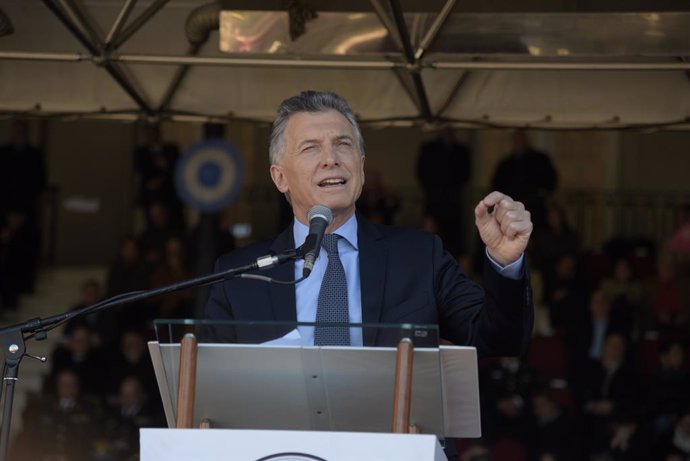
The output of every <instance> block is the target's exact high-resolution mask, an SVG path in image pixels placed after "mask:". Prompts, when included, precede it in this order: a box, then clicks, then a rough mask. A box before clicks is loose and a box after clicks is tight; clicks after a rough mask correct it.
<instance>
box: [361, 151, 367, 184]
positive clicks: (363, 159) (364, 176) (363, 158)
mask: <svg viewBox="0 0 690 461" xmlns="http://www.w3.org/2000/svg"><path fill="white" fill-rule="evenodd" d="M366 159H367V158H366V157H365V156H364V155H362V185H364V182H365V181H366V179H367V175H366V174H364V161H365V160H366Z"/></svg>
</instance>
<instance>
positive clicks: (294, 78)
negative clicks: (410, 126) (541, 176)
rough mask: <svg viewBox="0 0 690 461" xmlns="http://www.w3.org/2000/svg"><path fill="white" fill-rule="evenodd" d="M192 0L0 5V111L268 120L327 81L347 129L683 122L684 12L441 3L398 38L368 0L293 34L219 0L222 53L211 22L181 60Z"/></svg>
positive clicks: (688, 49)
mask: <svg viewBox="0 0 690 461" xmlns="http://www.w3.org/2000/svg"><path fill="white" fill-rule="evenodd" d="M206 3H208V2H203V1H193V0H176V1H175V0H172V1H168V2H164V1H160V0H157V1H153V2H143V1H142V2H135V1H131V0H123V1H116V0H83V1H81V2H80V1H79V0H62V1H56V0H44V1H42V2H39V1H28V2H27V1H20V0H10V1H9V2H4V3H3V4H2V5H1V6H0V9H2V11H3V12H4V13H5V14H6V16H7V17H8V18H9V20H10V21H11V23H12V25H13V29H14V30H13V32H12V33H9V34H6V35H4V36H0V113H2V114H5V115H7V116H14V115H18V116H70V117H74V116H88V117H111V118H125V119H135V118H139V117H153V118H157V117H160V118H172V119H183V120H184V119H186V120H199V121H202V120H231V119H247V120H255V121H259V122H268V121H270V120H271V119H272V117H273V114H274V111H275V108H276V107H277V105H278V104H279V103H280V101H281V100H282V99H284V98H285V97H288V96H290V95H292V94H295V93H296V92H298V91H300V90H303V89H328V90H332V91H335V92H337V93H339V94H341V95H342V96H344V97H345V98H346V99H348V101H350V103H351V105H352V107H353V108H354V110H355V112H356V113H357V115H358V117H359V118H360V119H361V120H362V121H363V123H378V124H386V123H396V124H400V123H417V124H423V123H434V122H443V123H452V124H456V125H459V126H469V127H482V126H530V127H540V128H547V129H548V128H554V129H568V128H575V129H577V128H622V127H630V126H632V127H660V128H675V129H679V128H680V129H687V128H690V79H689V78H688V75H689V72H690V63H689V62H688V61H687V60H686V58H685V57H687V56H690V13H686V12H659V13H649V12H639V13H636V12H624V13H620V12H619V13H599V14H591V13H577V12H575V13H558V12H557V13H551V14H545V13H534V14H531V15H530V14H519V15H516V14H512V15H511V14H507V13H501V14H492V13H490V12H486V13H472V14H466V13H464V12H462V11H457V7H455V2H454V1H452V0H448V1H447V3H446V4H445V9H441V8H440V9H439V11H438V12H421V13H420V12H414V11H412V12H409V11H403V12H402V13H404V15H403V16H398V18H400V17H402V18H404V24H403V27H404V28H405V32H406V34H401V33H400V30H401V29H400V27H398V28H397V29H396V27H395V25H396V22H395V19H396V15H395V11H394V10H393V9H387V10H385V11H383V12H382V11H381V8H380V5H379V2H377V1H372V2H371V4H372V5H373V6H372V7H371V8H369V9H368V10H367V11H359V12H357V11H354V12H338V11H335V12H323V13H319V16H318V17H317V18H316V19H314V20H312V21H309V22H307V24H306V33H305V34H304V35H302V36H301V37H299V38H297V39H296V40H294V41H293V40H291V39H290V37H289V34H288V30H287V27H288V24H289V19H288V13H287V12H283V11H244V10H235V11H233V12H232V13H230V14H229V15H230V16H231V17H232V18H234V20H236V22H235V23H231V24H230V25H228V23H227V22H223V21H220V27H221V28H222V29H223V33H224V37H223V41H222V45H223V47H224V48H225V49H226V50H227V52H225V53H224V52H221V50H220V48H221V44H219V42H221V40H220V37H219V34H218V33H217V32H215V31H214V32H213V33H211V35H210V39H209V41H208V43H206V44H205V45H204V46H203V47H202V48H201V51H200V52H199V53H197V54H196V55H193V56H190V55H187V51H188V49H189V48H190V44H189V42H188V40H187V38H186V36H185V21H186V20H187V18H188V17H190V15H191V14H193V13H192V12H193V10H194V9H195V8H197V7H199V6H202V5H205V4H206ZM312 3H313V4H314V6H316V7H318V6H319V2H312ZM395 3H396V2H391V4H395ZM157 4H158V6H162V8H160V10H158V11H156V12H155V14H153V15H152V16H151V17H150V19H149V20H148V21H142V24H143V25H142V26H141V28H139V29H137V30H136V32H134V33H133V34H131V37H129V38H128V39H127V40H124V41H123V42H122V44H121V45H120V46H114V47H113V49H112V50H109V51H108V52H104V51H103V49H104V47H103V44H104V42H105V40H106V37H108V36H112V38H113V39H114V41H115V42H117V39H118V38H119V37H120V34H121V33H122V31H123V30H126V29H127V27H128V26H131V24H132V23H133V22H135V20H136V19H137V18H138V17H139V16H141V15H142V14H143V13H144V12H145V11H147V10H148V9H149V8H153V7H154V6H156V5H157ZM130 6H131V11H129V14H128V15H127V18H126V20H125V21H123V22H122V27H121V28H116V27H113V26H114V24H116V23H117V19H118V17H119V16H120V15H122V14H123V13H125V12H126V11H128V10H127V8H128V7H130ZM211 6H212V5H211ZM377 6H378V8H377ZM441 6H444V5H441ZM219 9H220V8H219ZM446 13H448V14H446ZM70 24H71V25H72V26H73V27H72V28H73V30H70V28H69V25H70ZM398 26H400V22H398ZM437 26H438V27H437ZM607 28H610V30H611V33H608V32H607V30H606V29H607ZM91 30H92V31H93V32H91ZM75 31H76V32H75ZM0 33H1V31H0ZM80 34H81V37H82V39H81V40H79V39H78V38H77V36H78V35H80ZM228 34H229V35H228ZM233 34H234V35H233ZM407 34H409V37H411V38H410V39H409V45H410V46H409V49H408V51H410V50H411V51H412V52H416V53H417V55H416V56H414V57H412V56H410V53H407V54H406V53H405V49H404V46H403V45H401V43H404V42H405V40H406V37H405V35H407ZM94 35H96V36H97V38H94V37H93V36H94ZM84 40H86V41H87V42H88V41H90V46H89V44H86V45H85V43H84ZM118 45H119V44H118ZM183 63H189V64H190V67H189V70H188V72H187V73H186V74H185V75H184V78H182V79H181V82H180V85H179V86H178V87H176V90H175V91H173V96H172V97H171V98H170V100H169V103H168V104H162V103H163V102H164V100H165V97H166V94H167V92H168V90H169V87H170V85H171V82H172V81H173V80H174V78H175V75H176V73H177V72H178V70H179V68H180V66H181V64H183ZM113 69H114V70H113ZM115 74H117V75H119V80H120V81H116V78H114V75H115ZM123 81H124V85H123ZM133 95H134V96H133Z"/></svg>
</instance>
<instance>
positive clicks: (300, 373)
mask: <svg viewBox="0 0 690 461" xmlns="http://www.w3.org/2000/svg"><path fill="white" fill-rule="evenodd" d="M149 349H150V351H151V356H152V359H153V362H154V369H155V370H156V376H157V377H158V380H159V388H160V391H161V396H162V399H163V405H164V407H165V410H166V417H167V419H168V424H169V426H170V427H174V422H175V419H174V405H175V400H174V399H173V397H174V396H175V395H176V392H177V376H178V360H179V345H173V344H164V345H159V344H158V343H156V342H151V343H149ZM369 351H373V352H372V353H373V354H374V355H375V357H374V358H376V357H378V358H377V360H378V362H375V363H378V366H374V369H367V370H362V369H361V368H358V367H361V365H360V363H366V361H364V362H362V360H361V358H366V354H368V353H369ZM219 354H220V355H219ZM363 354H364V355H363ZM380 354H388V355H387V356H386V359H385V361H384V362H381V356H380ZM357 357H360V359H358V358H357ZM434 357H436V358H437V359H436V362H435V363H436V365H434V362H433V360H434V359H433V358H434ZM230 358H231V361H230V362H228V363H226V362H227V361H228V360H230ZM426 358H432V361H431V362H430V361H429V360H426ZM439 358H440V360H439ZM164 359H165V360H164ZM415 361H416V362H415V363H417V365H418V366H417V368H416V369H415V370H416V371H420V370H421V371H423V370H424V369H426V370H433V369H434V367H436V369H437V370H438V367H439V366H440V378H439V381H441V385H440V387H441V388H440V389H437V390H434V389H433V388H427V391H424V392H431V393H430V394H424V395H429V396H433V395H436V398H437V399H438V400H439V403H438V404H436V403H435V401H420V399H419V398H417V399H414V398H413V418H414V417H415V415H416V417H417V418H418V419H419V420H423V421H426V422H427V427H425V426H424V425H422V431H424V432H427V433H436V434H438V435H439V436H440V437H444V435H445V437H465V438H471V437H480V436H481V428H480V427H481V426H480V415H479V386H478V378H477V365H476V363H477V359H476V350H475V349H474V348H470V347H459V346H440V347H439V350H438V351H435V350H433V349H427V350H424V349H421V350H420V349H418V350H416V351H415ZM163 362H165V363H166V364H168V368H167V369H164V367H163ZM382 363H383V364H385V366H386V367H388V368H390V369H393V368H394V364H395V350H394V349H391V348H338V347H330V348H317V347H314V346H306V347H297V346H287V347H280V346H268V345H255V346H249V345H232V344H200V345H199V364H198V365H197V373H198V379H197V399H196V405H195V418H194V421H195V425H196V424H198V422H199V421H200V420H201V419H202V418H205V417H208V415H209V414H213V415H219V414H221V419H223V421H221V422H220V423H218V422H217V421H214V424H215V426H214V427H224V428H242V429H280V430H283V429H288V430H327V431H353V430H361V431H366V432H388V431H390V419H389V418H390V416H386V415H387V414H388V415H390V412H389V408H392V388H393V378H392V377H393V374H392V372H390V373H388V372H386V373H385V374H380V375H379V376H380V378H377V379H378V381H377V380H375V381H373V382H374V383H375V386H374V385H372V387H370V388H367V390H365V391H363V392H361V393H359V394H356V395H354V396H353V398H355V399H356V400H358V402H357V404H358V405H360V406H363V408H364V409H366V410H367V411H368V412H369V413H367V414H368V416H367V417H365V418H362V416H361V413H360V414H359V415H360V416H356V415H358V413H356V412H355V413H353V412H352V411H351V410H352V409H351V408H350V407H351V405H343V404H341V402H333V401H331V400H329V395H328V392H327V393H324V392H323V384H322V386H321V388H319V387H318V386H314V385H313V383H311V382H310V381H311V379H310V377H311V375H312V373H313V375H319V376H321V375H328V370H324V367H326V368H328V369H329V370H331V371H333V370H335V373H336V375H334V376H332V378H331V381H329V382H328V383H327V384H328V388H329V389H330V386H333V392H334V393H336V394H338V393H340V394H342V393H343V392H345V393H347V392H348V384H347V379H349V378H348V376H349V377H350V378H360V377H362V376H364V375H366V376H369V378H368V379H369V382H372V381H371V379H372V378H371V376H376V373H377V372H378V370H377V369H376V368H377V367H381V366H382V365H381V364H382ZM343 366H344V367H346V368H347V369H349V371H347V370H342V373H341V368H342V367H343ZM204 370H206V371H204ZM235 370H242V373H241V374H238V373H237V372H236V371H235ZM209 371H210V372H212V373H213V374H214V376H213V377H212V378H211V377H210V376H209V377H206V378H204V377H203V376H202V374H203V373H208V372H209ZM371 373H374V375H371ZM437 373H438V372H437ZM389 374H390V376H388V375H389ZM381 379H383V380H384V381H385V382H380V381H381ZM388 381H390V382H388ZM168 382H169V383H170V385H171V389H168V385H167V383H168ZM432 382H433V381H432ZM228 383H233V384H232V385H229V384H228ZM373 387H376V389H373ZM320 389H321V390H320ZM382 389H383V390H384V391H385V392H383V393H382ZM420 390H421V389H420V387H419V386H416V387H415V385H414V384H413V393H414V392H419V391H420ZM386 392H388V393H389V394H390V396H387V395H388V394H387V393H386ZM365 394H366V395H365ZM369 394H370V395H369ZM262 396H266V397H262ZM276 397H278V398H279V406H280V408H277V407H275V406H269V407H265V402H264V401H266V402H268V401H269V400H270V399H275V398H276ZM388 400H390V402H389V401H388ZM231 401H232V402H231ZM332 405H335V406H333V407H332ZM436 405H438V406H436ZM262 406H263V408H259V407H262ZM323 408H331V409H332V410H333V411H335V413H334V415H339V418H342V417H345V418H346V419H347V421H345V424H342V422H340V421H336V420H333V419H330V418H331V417H332V415H331V414H330V413H325V414H324V412H320V413H319V410H322V409H323ZM442 409H443V410H442ZM271 411H273V412H271ZM372 411H376V413H371V412H372ZM317 413H318V414H317ZM348 414H349V415H350V416H348ZM434 414H438V416H439V417H442V421H440V422H439V423H434V422H433V418H434V417H433V415H434ZM353 418H354V419H353ZM430 418H431V422H432V423H433V424H431V425H429V424H428V423H429V421H430ZM211 419H213V417H211ZM376 421H378V422H376ZM413 422H415V421H414V420H413ZM367 424H368V426H367ZM432 427H434V428H433V429H432Z"/></svg>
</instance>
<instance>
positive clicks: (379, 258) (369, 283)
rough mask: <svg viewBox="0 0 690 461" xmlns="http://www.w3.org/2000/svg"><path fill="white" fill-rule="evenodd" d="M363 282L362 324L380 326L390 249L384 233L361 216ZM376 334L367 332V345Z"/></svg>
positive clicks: (361, 279) (358, 216)
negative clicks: (385, 243) (387, 254)
mask: <svg viewBox="0 0 690 461" xmlns="http://www.w3.org/2000/svg"><path fill="white" fill-rule="evenodd" d="M357 239H358V245H359V280H360V288H361V291H362V322H363V323H379V322H380V319H381V307H382V306H383V293H384V289H385V286H384V284H385V273H386V248H385V245H384V238H383V235H382V234H381V232H380V231H379V230H378V229H377V228H376V226H374V225H373V224H372V223H370V222H369V221H368V220H366V219H364V218H363V217H362V216H361V215H360V214H359V213H357ZM375 340H376V331H374V330H372V329H367V330H365V331H364V344H365V345H370V344H374V343H375Z"/></svg>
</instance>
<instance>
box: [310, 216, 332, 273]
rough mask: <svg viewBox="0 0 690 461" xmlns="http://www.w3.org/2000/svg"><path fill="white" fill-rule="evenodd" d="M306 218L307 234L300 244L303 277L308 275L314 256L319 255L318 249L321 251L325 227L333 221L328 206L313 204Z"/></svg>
mask: <svg viewBox="0 0 690 461" xmlns="http://www.w3.org/2000/svg"><path fill="white" fill-rule="evenodd" d="M307 219H308V220H309V235H307V238H306V239H304V244H303V245H302V254H303V255H304V269H303V270H302V276H303V277H308V276H309V274H311V271H312V269H313V268H314V263H315V262H316V258H318V257H319V251H321V240H323V234H324V233H326V228H327V227H328V226H330V224H331V223H332V222H333V213H331V210H330V209H329V208H328V207H325V206H323V205H314V206H313V207H311V208H310V209H309V212H308V213H307Z"/></svg>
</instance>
